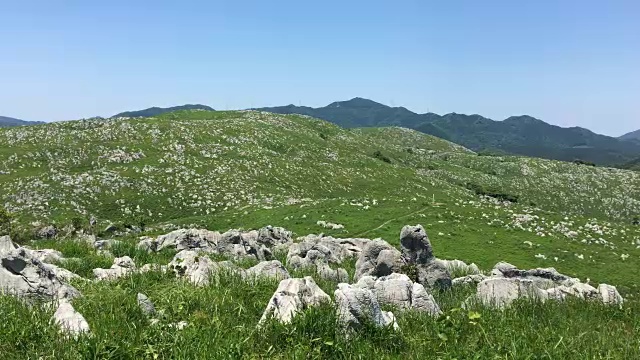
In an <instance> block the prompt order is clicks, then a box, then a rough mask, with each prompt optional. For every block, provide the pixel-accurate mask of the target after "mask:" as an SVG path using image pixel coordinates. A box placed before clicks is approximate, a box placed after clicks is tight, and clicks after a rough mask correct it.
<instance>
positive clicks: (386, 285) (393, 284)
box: [355, 273, 442, 316]
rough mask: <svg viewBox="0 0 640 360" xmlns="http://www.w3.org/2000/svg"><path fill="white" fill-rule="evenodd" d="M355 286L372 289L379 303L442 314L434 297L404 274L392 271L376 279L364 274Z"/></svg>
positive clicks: (435, 314) (434, 314) (403, 308)
mask: <svg viewBox="0 0 640 360" xmlns="http://www.w3.org/2000/svg"><path fill="white" fill-rule="evenodd" d="M355 286H357V287H361V288H368V289H370V290H371V291H373V293H374V294H375V295H376V299H377V300H378V302H379V303H380V304H388V305H393V306H395V307H397V308H399V309H401V310H407V309H414V310H418V311H424V312H427V313H429V314H430V315H433V316H438V315H440V314H442V311H440V307H439V306H438V304H437V303H436V301H435V299H434V298H433V296H432V295H431V294H429V293H428V292H427V290H426V289H425V288H424V286H422V284H420V283H417V282H416V283H414V282H412V281H411V279H409V277H408V276H407V275H405V274H397V273H393V274H391V275H388V276H383V277H379V278H377V279H376V278H374V277H372V276H364V277H362V278H360V280H359V281H358V283H357V284H356V285H355Z"/></svg>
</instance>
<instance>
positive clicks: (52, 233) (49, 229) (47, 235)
mask: <svg viewBox="0 0 640 360" xmlns="http://www.w3.org/2000/svg"><path fill="white" fill-rule="evenodd" d="M57 234H58V230H57V229H56V228H55V227H54V226H53V225H48V226H45V227H43V228H40V229H39V230H38V231H36V236H37V237H39V238H40V239H53V238H54V237H56V235H57Z"/></svg>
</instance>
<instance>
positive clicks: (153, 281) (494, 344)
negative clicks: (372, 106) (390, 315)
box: [0, 110, 640, 359]
mask: <svg viewBox="0 0 640 360" xmlns="http://www.w3.org/2000/svg"><path fill="white" fill-rule="evenodd" d="M0 201H2V203H3V204H4V207H5V208H6V210H8V211H9V212H10V214H7V213H6V212H4V211H3V212H0V256H2V260H3V261H2V262H1V265H2V267H1V268H0V270H2V272H0V276H2V278H0V280H2V281H4V284H7V283H8V284H9V286H16V285H15V284H18V285H19V284H22V283H25V281H24V280H22V278H20V276H18V275H15V274H14V273H15V272H16V271H17V272H20V271H23V272H25V273H26V275H25V276H27V277H28V280H29V279H32V278H34V277H35V280H34V281H36V282H37V281H40V282H39V283H38V284H41V285H46V284H49V283H50V282H46V281H49V280H50V278H49V277H47V276H51V277H54V278H56V279H59V278H61V276H63V275H64V274H67V275H65V276H68V282H69V283H70V284H71V285H72V286H74V287H75V288H76V290H77V291H79V292H80V293H81V294H82V296H79V297H76V298H74V299H72V306H73V307H72V308H71V309H72V310H73V311H75V312H77V313H72V315H73V314H75V315H76V316H77V314H80V315H81V316H83V318H82V320H83V321H84V323H83V324H84V325H85V326H86V327H87V328H88V329H89V330H88V331H89V332H90V336H87V335H86V333H83V334H80V335H79V336H78V337H71V336H64V335H62V334H61V333H60V326H59V325H60V324H59V323H55V322H54V321H51V319H52V317H55V316H56V314H58V311H59V310H60V309H61V308H62V309H64V308H69V307H70V306H71V305H69V303H66V302H62V303H61V305H60V307H59V308H58V310H55V309H56V306H53V307H52V306H50V305H49V304H46V303H45V304H40V303H37V304H35V305H34V304H29V305H27V304H25V303H24V302H21V301H20V299H18V298H16V297H13V296H12V295H8V294H0V309H3V311H4V312H3V316H4V320H5V321H3V322H1V323H0V353H2V354H7V356H9V357H11V358H23V357H24V356H27V357H29V358H53V357H55V358H56V359H78V358H98V359H101V358H111V359H116V358H117V359H127V358H130V359H140V358H158V359H163V358H166V359H198V358H322V359H325V358H338V359H344V358H353V357H354V356H360V355H362V357H367V356H368V355H370V354H372V353H375V354H376V356H377V357H378V358H381V359H397V358H400V357H406V358H411V357H415V358H430V357H433V356H434V354H435V355H436V356H438V357H443V358H453V357H455V358H461V359H467V358H491V357H493V356H495V355H496V354H504V357H505V358H507V357H509V358H511V357H514V358H526V357H528V356H529V357H530V355H531V354H535V353H539V352H540V351H542V350H541V349H543V350H544V353H545V354H547V355H548V356H549V357H550V358H572V357H574V358H598V357H604V358H637V357H638V351H640V350H639V349H640V348H638V347H637V346H636V345H637V341H638V340H637V336H636V334H635V332H634V331H633V329H635V328H637V326H638V324H639V323H640V316H638V314H640V312H639V311H638V309H639V305H640V303H639V302H638V300H636V299H637V298H638V295H639V294H640V289H639V288H638V282H637V279H638V277H639V276H640V270H639V267H638V265H637V264H638V261H639V260H640V226H638V225H636V224H635V223H637V216H638V214H640V173H638V172H633V171H627V170H621V169H609V168H601V167H593V166H586V165H580V164H574V163H569V162H561V161H554V160H543V159H535V158H528V157H516V156H482V155H478V154H477V153H475V152H473V151H471V150H468V149H467V148H465V147H463V146H461V145H457V144H454V143H451V142H449V141H447V140H443V139H440V138H437V137H433V136H431V135H427V134H424V133H421V132H419V131H416V130H411V129H407V128H401V127H382V128H377V127H364V128H349V129H345V128H342V127H339V126H337V125H335V124H333V123H330V122H327V121H323V120H318V119H314V118H311V117H308V116H301V115H278V114H273V113H266V112H257V111H229V112H212V111H202V110H182V111H177V112H171V113H164V114H161V115H158V116H155V117H149V118H134V119H132V118H112V119H101V118H94V119H88V120H80V121H68V122H57V123H50V124H45V125H42V126H35V127H14V128H8V129H0ZM7 215H9V216H7ZM7 219H8V220H9V221H7ZM406 224H422V225H423V226H424V228H425V229H426V232H428V236H429V240H430V246H432V249H433V251H434V254H436V255H437V257H438V258H440V259H460V260H463V261H465V262H467V263H475V264H477V266H478V268H479V270H480V271H481V272H483V273H485V274H488V273H490V272H491V269H492V268H493V267H494V265H495V264H496V263H498V262H500V261H507V262H509V263H512V264H514V265H516V266H518V267H519V268H521V269H530V268H549V267H553V268H555V269H557V270H558V271H559V272H561V273H563V274H566V275H567V276H571V277H575V278H579V279H580V280H581V281H584V282H587V283H588V282H591V283H592V284H594V285H595V284H601V283H604V282H606V283H607V284H613V285H615V286H616V287H617V289H618V290H619V291H620V293H621V294H622V295H623V296H624V297H625V300H624V306H623V307H618V306H605V305H603V303H601V302H596V301H589V300H585V299H579V298H577V297H575V299H573V298H571V299H567V300H566V301H564V302H560V301H547V302H546V303H542V302H533V301H531V302H528V301H526V300H527V299H518V300H517V301H515V302H514V303H513V304H512V306H510V307H509V308H507V309H503V310H496V309H493V308H491V307H489V306H486V307H485V306H480V305H473V307H472V308H469V307H465V308H464V309H461V304H462V303H463V302H465V303H466V302H467V299H469V296H472V295H474V294H476V287H475V286H464V285H457V286H454V287H452V288H451V289H449V290H446V291H439V290H437V289H430V290H429V291H430V292H429V293H428V294H427V293H426V290H425V295H428V296H432V297H433V299H434V300H433V301H434V302H435V303H437V304H438V305H439V307H440V309H441V311H442V314H441V315H438V316H431V315H430V314H428V313H424V312H422V313H421V312H417V311H413V309H411V310H406V311H401V309H399V308H397V307H396V306H393V305H388V304H385V305H384V309H385V311H393V312H394V314H397V315H395V316H396V320H397V324H398V326H399V329H400V330H397V331H396V330H394V329H393V328H392V327H375V326H373V325H370V324H368V323H366V322H364V323H363V324H362V326H361V327H359V328H357V329H356V330H355V331H354V332H353V333H349V335H348V336H345V333H344V331H343V328H342V327H340V326H338V325H339V324H340V323H339V322H338V321H339V320H338V316H339V315H338V311H336V307H335V306H334V305H333V304H326V303H325V304H323V305H320V306H311V307H309V308H306V309H303V310H301V311H300V313H299V314H296V316H295V317H294V319H293V320H292V322H291V323H285V324H281V323H279V322H278V321H277V320H275V319H272V320H271V321H267V322H266V323H264V324H262V323H260V321H261V320H260V319H261V314H262V313H263V311H264V310H265V307H266V306H267V304H268V303H270V299H271V298H272V295H273V296H274V298H277V297H275V295H278V294H280V292H278V290H276V289H279V287H280V284H282V283H279V279H277V278H273V277H268V276H266V275H264V276H259V277H258V276H256V277H255V278H253V277H250V276H249V277H248V276H247V275H248V274H249V275H250V273H249V271H250V269H248V268H251V269H253V268H255V267H260V266H272V265H278V264H279V266H280V270H281V271H288V273H287V276H289V275H290V276H291V277H293V278H297V279H298V280H295V281H300V279H301V278H303V277H305V276H312V277H313V279H315V281H317V287H318V288H319V289H321V290H322V291H324V292H326V294H329V295H326V298H328V299H331V301H333V302H334V303H335V302H337V301H338V295H336V294H337V292H334V291H336V289H340V286H342V287H344V286H345V285H346V284H344V283H342V284H340V285H338V282H344V280H338V279H327V278H322V277H320V276H319V275H318V273H317V271H316V269H315V268H314V267H311V268H294V267H293V266H292V262H289V260H288V257H289V256H288V253H287V252H285V253H279V252H276V251H275V249H276V247H273V249H274V256H275V259H276V260H274V261H273V262H266V261H262V262H260V263H258V260H257V259H256V258H254V257H251V256H252V255H251V256H250V257H249V258H247V257H238V258H235V257H233V256H226V255H225V254H222V253H206V252H194V251H191V245H188V246H189V250H184V251H182V252H180V253H178V250H179V249H178V245H179V244H178V243H176V244H175V245H174V246H173V247H172V248H169V247H167V248H164V249H156V250H158V251H154V250H152V249H151V248H148V249H146V248H144V247H140V243H143V244H144V243H145V242H146V241H149V239H152V238H156V236H158V235H163V234H167V233H168V232H170V231H172V230H175V229H178V228H182V227H185V228H190V230H184V231H180V230H179V231H178V233H181V234H183V235H184V234H186V235H185V238H184V240H185V241H188V244H192V242H191V241H192V240H193V241H194V242H193V244H196V243H197V242H200V240H199V237H198V236H197V235H194V234H201V233H202V232H201V231H205V230H202V229H211V230H217V231H221V232H224V231H227V230H229V229H240V230H251V229H259V228H262V227H264V226H267V225H273V226H281V227H284V228H285V229H287V230H289V231H291V232H292V234H291V238H294V239H295V238H297V237H298V236H305V235H308V234H325V235H330V236H334V237H336V238H354V237H355V238H367V239H375V238H377V237H380V238H382V239H384V240H386V241H387V242H388V243H389V244H391V245H395V246H398V245H399V243H400V236H399V232H400V229H402V227H403V226H404V225H406ZM7 232H8V233H10V235H11V237H12V240H14V241H15V242H17V243H19V244H23V245H26V246H29V247H31V248H32V249H36V250H37V249H39V250H42V249H53V250H55V251H52V250H46V251H45V250H42V252H40V253H38V254H39V255H40V256H46V257H47V258H49V260H47V261H49V262H52V263H53V265H51V266H54V265H55V266H59V267H61V268H56V269H57V270H56V274H57V275H56V274H53V273H50V272H47V271H45V272H43V273H42V274H41V273H39V272H37V271H35V270H34V269H36V268H35V267H34V264H35V265H38V264H41V263H40V260H36V259H35V258H34V259H32V260H30V261H29V262H20V259H21V258H19V257H16V253H25V254H26V251H31V252H30V254H36V250H26V249H24V248H23V249H21V248H18V249H14V246H15V245H14V244H13V243H11V242H10V241H8V238H7V237H1V235H3V234H4V233H7ZM412 233H413V231H412ZM174 234H175V233H174ZM206 234H208V235H206V236H207V237H212V238H215V236H216V235H215V234H213V235H212V234H211V232H206ZM228 234H231V236H235V235H234V234H236V232H235V231H232V232H229V233H228ZM256 234H260V233H259V232H256ZM218 235H219V234H218ZM192 236H195V237H194V238H192ZM170 237H171V236H170V235H168V236H167V237H165V236H159V237H158V238H156V240H157V239H160V238H166V239H168V238H170ZM311 238H315V236H312V237H311ZM360 240H362V239H360ZM154 241H155V240H154ZM298 241H299V239H298ZM344 241H346V242H347V243H349V242H352V241H353V242H355V243H357V239H355V240H353V239H352V240H344ZM362 241H364V240H362ZM203 243H206V244H208V243H209V242H200V244H203ZM180 244H182V243H180ZM234 244H235V243H234ZM281 245H284V244H281ZM297 245H299V243H293V244H292V243H289V244H288V246H289V250H290V251H291V250H292V249H294V248H295V247H294V246H297ZM181 246H182V245H181ZM387 246H388V245H387ZM321 248H322V246H321V247H318V249H321ZM242 249H245V251H246V248H245V247H242V248H241V249H240V248H237V247H233V248H232V249H231V250H232V251H241V250H242ZM314 249H315V248H314ZM193 250H203V249H199V248H196V249H193ZM56 251H59V253H57V252H56ZM362 251H363V253H364V250H362ZM308 253H309V254H310V253H311V251H309V252H308ZM189 254H191V255H193V256H192V257H191V260H188V259H187V260H184V259H185V258H183V257H181V256H188V255H189ZM227 255H228V254H227ZM25 256H26V255H25ZM31 256H33V255H31ZM309 257H311V256H309ZM361 257H362V256H361ZM361 257H359V258H358V261H356V259H346V260H344V261H342V262H341V263H340V264H339V266H340V267H342V268H343V269H342V270H343V271H344V272H345V273H346V276H347V278H348V279H347V281H350V280H349V279H351V278H353V275H354V273H355V272H356V271H357V268H358V262H359V259H360V258H361ZM51 258H53V259H51ZM172 259H173V260H172ZM221 260H226V261H221ZM42 261H45V260H42ZM15 264H17V265H15ZM119 264H122V265H125V266H128V268H123V267H122V266H120V265H119ZM143 264H155V265H145V266H143ZM168 264H169V265H170V266H168ZM223 264H226V265H225V266H230V267H228V268H225V269H227V270H229V271H227V272H225V271H220V272H218V271H214V270H213V269H214V268H213V266H222V265H223ZM284 264H286V266H287V268H285V267H284ZM21 266H22V267H21ZM40 266H41V267H42V268H44V269H51V268H49V267H45V265H40ZM167 266H168V267H167ZM183 266H184V268H183ZM187 266H188V267H189V268H191V269H196V270H195V271H199V273H203V274H205V275H206V276H207V279H209V280H210V282H209V283H208V284H202V283H198V282H197V281H196V282H195V283H194V281H193V280H191V281H189V279H193V275H194V274H195V273H191V271H193V270H180V269H186V268H187ZM201 266H202V267H203V268H201ZM204 266H209V267H208V268H206V267H204ZM332 266H336V265H335V264H332ZM360 266H362V264H361V265H360ZM163 268H166V269H168V271H165V270H162V269H163ZM7 269H9V270H7ZM25 269H26V270H25ZM145 269H146V270H145ZM171 269H173V270H171ZM232 269H235V270H232ZM147 270H148V271H147ZM174 270H175V271H176V272H177V273H178V274H180V273H182V275H185V276H182V275H176V272H174ZM208 270H211V271H208ZM329 270H332V268H331V267H329ZM543 270H544V269H543ZM51 271H53V270H51ZM185 271H186V272H185ZM401 271H404V270H402V269H401ZM41 272H42V271H41ZM69 272H71V273H74V274H77V276H78V277H73V276H72V275H69ZM114 272H115V274H116V275H117V276H115V278H104V279H99V278H98V274H101V273H103V274H104V273H110V274H111V273H114ZM186 274H191V275H190V276H191V277H190V276H186ZM454 274H457V273H456V272H454ZM461 275H465V274H457V275H456V276H461ZM16 278H18V279H17V280H15V279H16ZM7 279H8V280H9V281H7ZM490 280H491V281H493V280H496V279H495V278H493V279H490ZM65 281H66V280H65ZM304 281H313V280H308V279H307V280H304ZM488 281H489V280H488ZM507 281H508V279H507ZM523 281H525V280H523ZM528 281H531V280H528ZM571 281H573V280H571ZM26 284H27V286H26V289H27V291H30V290H31V289H32V287H31V283H30V282H26ZM579 284H582V285H581V286H584V287H586V286H587V284H584V283H579ZM347 286H349V285H347ZM412 286H415V284H414V285H412ZM44 287H45V288H46V286H44ZM37 289H40V287H37ZM412 289H413V287H412ZM274 291H276V292H275V294H274ZM412 291H413V290H412ZM57 294H59V292H57ZM331 295H333V297H331ZM305 296H306V295H305ZM412 296H413V295H412ZM141 299H142V301H141ZM144 299H146V301H149V302H151V306H152V307H153V311H151V310H149V306H147V307H144V306H143V305H144V304H147V305H148V303H147V302H145V300H144ZM376 306H377V305H376ZM144 309H146V310H144ZM54 310H55V313H54ZM378 310H379V311H380V309H378ZM58 315H59V314H58ZM152 317H153V318H152ZM58 318H59V317H58ZM74 319H75V318H74ZM258 324H260V325H258ZM514 334H516V335H514ZM283 339H284V340H283ZM563 339H567V340H563ZM563 341H564V342H567V344H566V346H565V345H562V346H559V345H558V344H561V343H563ZM569 341H571V343H569ZM310 354H311V355H310ZM576 354H577V355H576Z"/></svg>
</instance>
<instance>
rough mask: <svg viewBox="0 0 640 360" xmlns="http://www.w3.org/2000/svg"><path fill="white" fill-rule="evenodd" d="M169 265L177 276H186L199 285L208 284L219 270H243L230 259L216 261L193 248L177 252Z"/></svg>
mask: <svg viewBox="0 0 640 360" xmlns="http://www.w3.org/2000/svg"><path fill="white" fill-rule="evenodd" d="M168 267H169V269H170V270H173V271H174V272H175V273H176V275H177V276H179V277H186V278H187V279H188V280H189V281H190V282H191V283H192V284H194V285H199V286H204V285H208V284H209V281H210V277H211V275H214V274H215V273H216V272H218V271H221V270H226V271H240V270H241V269H239V268H238V267H237V266H236V265H234V264H233V263H232V262H230V261H221V262H215V261H213V260H211V259H210V258H209V257H208V256H207V255H206V254H205V253H199V252H197V251H193V250H182V251H180V252H179V253H177V254H176V255H175V256H174V257H173V260H171V262H170V263H169V265H168Z"/></svg>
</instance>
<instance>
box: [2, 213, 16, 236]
mask: <svg viewBox="0 0 640 360" xmlns="http://www.w3.org/2000/svg"><path fill="white" fill-rule="evenodd" d="M12 220H13V215H12V214H11V213H10V212H9V211H8V210H7V209H5V208H3V207H0V236H2V235H8V234H10V233H11V221H12Z"/></svg>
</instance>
